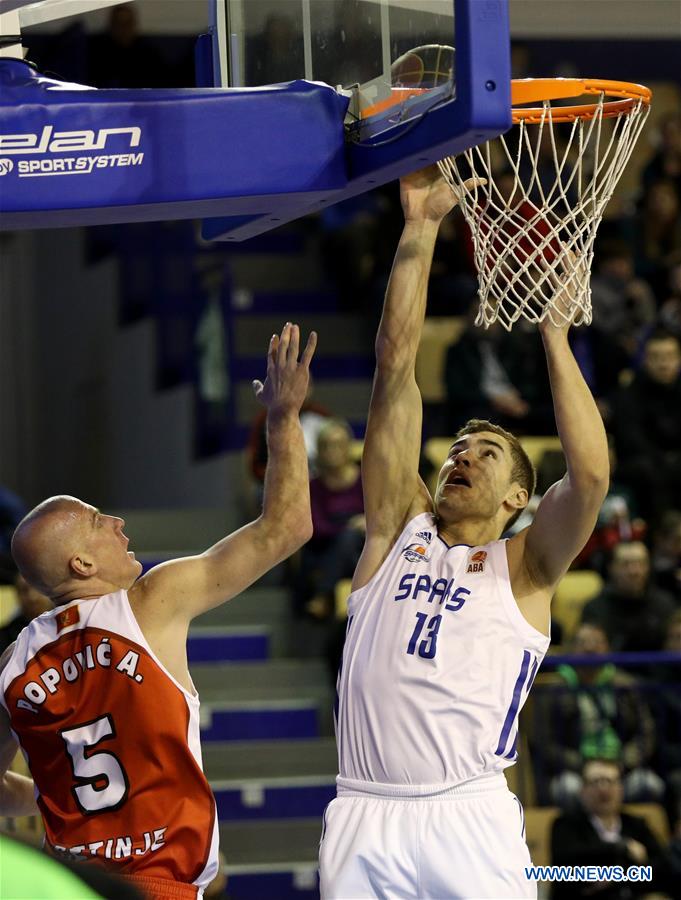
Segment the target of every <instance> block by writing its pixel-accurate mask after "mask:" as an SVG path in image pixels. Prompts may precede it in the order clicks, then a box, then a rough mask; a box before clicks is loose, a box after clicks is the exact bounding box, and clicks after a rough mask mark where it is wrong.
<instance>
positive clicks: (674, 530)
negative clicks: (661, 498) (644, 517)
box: [652, 509, 681, 609]
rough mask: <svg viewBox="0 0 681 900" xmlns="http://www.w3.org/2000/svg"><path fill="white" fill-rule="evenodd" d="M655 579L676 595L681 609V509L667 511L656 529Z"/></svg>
mask: <svg viewBox="0 0 681 900" xmlns="http://www.w3.org/2000/svg"><path fill="white" fill-rule="evenodd" d="M652 569H653V579H654V581H655V584H656V585H657V586H658V587H661V588H662V589H663V590H665V591H667V592H668V593H669V594H671V595H672V596H673V597H674V600H675V601H676V605H677V606H678V607H679V609H681V511H679V510H678V509H671V510H669V511H668V512H666V513H665V514H664V515H663V516H662V519H661V520H660V524H659V526H658V528H657V529H656V531H655V535H654V543H653V553H652Z"/></svg>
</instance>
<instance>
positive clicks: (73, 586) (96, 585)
mask: <svg viewBox="0 0 681 900" xmlns="http://www.w3.org/2000/svg"><path fill="white" fill-rule="evenodd" d="M119 590H120V587H118V586H116V585H115V584H109V583H108V582H106V581H102V580H101V579H99V578H97V579H95V578H93V579H88V580H86V581H69V582H66V583H65V584H64V585H63V586H60V587H59V588H58V590H57V592H56V593H55V594H54V595H53V596H52V598H51V599H52V602H53V603H54V605H55V606H64V604H65V603H71V601H73V600H95V599H96V598H97V597H103V596H104V595H105V594H113V593H114V592H115V591H119Z"/></svg>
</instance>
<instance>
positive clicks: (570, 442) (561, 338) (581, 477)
mask: <svg viewBox="0 0 681 900" xmlns="http://www.w3.org/2000/svg"><path fill="white" fill-rule="evenodd" d="M542 338H543V341H544V350H545V352H546V360H547V364H548V370H549V379H550V382H551V394H552V396H553V409H554V414H555V417H556V426H557V428H558V435H559V437H560V442H561V445H562V448H563V452H564V454H565V460H566V463H567V470H568V476H569V478H570V481H571V482H572V483H573V484H577V483H580V482H586V481H590V482H593V481H597V482H599V483H601V484H607V481H608V478H609V473H610V465H609V460H608V441H607V437H606V434H605V428H604V426H603V420H602V418H601V414H600V413H599V411H598V407H597V406H596V403H595V401H594V398H593V396H592V395H591V391H590V390H589V388H588V386H587V384H586V382H585V381H584V378H583V377H582V373H581V372H580V370H579V366H578V365H577V362H576V360H575V358H574V356H573V355H572V350H571V349H570V345H569V344H568V340H567V333H566V332H549V333H544V334H543V335H542Z"/></svg>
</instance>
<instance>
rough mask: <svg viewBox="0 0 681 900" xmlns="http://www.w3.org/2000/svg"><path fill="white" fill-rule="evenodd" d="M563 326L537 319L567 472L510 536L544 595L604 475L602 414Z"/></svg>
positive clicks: (586, 521) (579, 537) (581, 537)
mask: <svg viewBox="0 0 681 900" xmlns="http://www.w3.org/2000/svg"><path fill="white" fill-rule="evenodd" d="M557 289H558V291H559V297H558V301H557V302H559V303H563V302H565V303H567V304H569V303H570V297H569V293H568V292H567V291H568V289H565V288H557ZM561 292H563V296H564V299H561V296H560V293H561ZM566 308H567V307H566ZM568 328H569V326H567V325H554V324H553V323H552V322H551V321H550V319H548V318H547V319H545V320H544V322H543V323H542V324H541V325H540V331H541V336H542V340H543V343H544V350H545V353H546V361H547V364H548V371H549V379H550V382H551V393H552V396H553V408H554V413H555V417H556V425H557V428H558V435H559V437H560V442H561V445H562V448H563V452H564V454H565V459H566V462H567V472H566V474H565V476H564V477H563V478H562V479H561V480H560V481H559V482H557V483H556V484H554V485H553V486H552V487H551V488H549V490H548V491H547V492H546V494H545V495H544V496H543V498H542V500H541V502H540V504H539V507H538V509H537V512H536V514H535V517H534V520H533V522H532V524H531V525H530V526H529V527H528V528H527V529H526V530H525V531H523V532H521V533H520V534H519V535H517V536H516V537H515V538H513V539H512V541H513V542H516V543H517V544H518V545H519V546H520V548H521V549H522V555H523V562H524V567H525V571H526V573H527V574H528V576H529V579H530V581H531V583H532V585H533V586H534V587H535V588H536V589H537V590H538V591H539V592H541V593H544V594H545V595H546V596H549V595H550V594H551V593H552V592H553V589H554V588H555V586H556V584H557V583H558V582H559V581H560V579H561V578H562V577H563V575H564V574H565V572H566V571H567V570H568V568H569V566H570V564H571V563H572V561H573V560H574V558H575V557H576V556H577V554H578V553H579V551H580V550H581V549H582V548H583V547H584V545H585V544H586V541H587V540H588V538H589V535H590V534H591V533H592V531H593V529H594V526H595V524H596V519H597V518H598V512H599V510H600V508H601V505H602V503H603V500H604V499H605V496H606V494H607V492H608V483H609V478H610V466H609V460H608V443H607V438H606V434H605V428H604V427H603V420H602V419H601V415H600V413H599V411H598V408H597V406H596V403H595V401H594V398H593V397H592V395H591V391H590V390H589V388H588V387H587V384H586V382H585V381H584V378H583V377H582V373H581V372H580V370H579V366H578V365H577V362H576V360H575V358H574V356H573V354H572V350H571V349H570V345H569V343H568ZM509 543H511V542H509ZM509 552H510V551H509ZM519 600H520V598H519Z"/></svg>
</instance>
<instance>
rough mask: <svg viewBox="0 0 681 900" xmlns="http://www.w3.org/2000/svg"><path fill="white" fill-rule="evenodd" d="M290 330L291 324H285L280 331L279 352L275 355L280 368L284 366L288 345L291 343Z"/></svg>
mask: <svg viewBox="0 0 681 900" xmlns="http://www.w3.org/2000/svg"><path fill="white" fill-rule="evenodd" d="M291 328H292V325H291V323H290V322H287V323H286V325H284V327H283V329H282V331H281V337H280V338H279V352H278V354H277V357H276V360H277V363H278V365H279V366H280V367H281V366H285V365H286V360H287V357H288V348H289V344H290V343H291Z"/></svg>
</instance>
